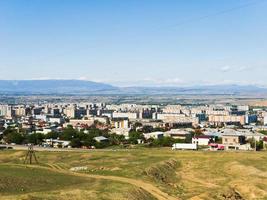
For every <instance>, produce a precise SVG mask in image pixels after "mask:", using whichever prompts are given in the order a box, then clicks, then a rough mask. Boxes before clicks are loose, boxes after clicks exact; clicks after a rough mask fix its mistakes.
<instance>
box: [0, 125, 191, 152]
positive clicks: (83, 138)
mask: <svg viewBox="0 0 267 200" xmlns="http://www.w3.org/2000/svg"><path fill="white" fill-rule="evenodd" d="M97 136H104V137H106V138H107V139H108V141H107V142H97V141H95V140H94V138H95V137H97ZM0 139H3V140H4V141H5V142H7V143H16V144H27V143H32V144H35V145H41V144H42V143H43V141H44V139H60V140H67V141H70V142H71V143H70V145H71V146H72V147H75V148H79V147H82V146H87V147H89V146H95V147H96V148H104V147H108V146H113V145H127V144H138V141H139V140H141V141H145V142H146V143H147V144H148V145H147V146H155V147H159V146H171V145H172V144H174V143H177V142H185V140H177V139H173V138H170V137H163V138H161V139H148V140H147V141H146V140H145V138H144V135H143V133H142V132H138V131H134V130H132V131H130V133H129V138H128V140H126V139H125V137H124V136H123V135H116V134H110V133H108V130H100V129H97V128H95V127H91V128H89V129H87V132H86V133H85V131H84V130H81V131H78V130H76V129H74V128H73V127H72V126H69V127H67V128H65V129H63V131H62V132H50V133H48V134H46V135H44V134H41V133H33V134H26V133H24V132H18V131H17V129H14V128H7V129H6V130H5V131H4V132H3V135H2V136H1V138H0ZM189 140H190V139H189Z"/></svg>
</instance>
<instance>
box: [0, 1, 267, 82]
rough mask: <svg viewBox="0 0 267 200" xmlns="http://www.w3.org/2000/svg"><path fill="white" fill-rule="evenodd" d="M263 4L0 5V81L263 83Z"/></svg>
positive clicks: (266, 68)
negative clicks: (77, 80) (73, 80)
mask: <svg viewBox="0 0 267 200" xmlns="http://www.w3.org/2000/svg"><path fill="white" fill-rule="evenodd" d="M266 19H267V1H266V0H224V1H214V0H129V1H128V0H127V1H125V0H94V1H93V0H24V1H23V0H1V1H0V79H82V80H93V81H100V82H106V83H111V84H114V85H121V86H126V85H174V86H180V85H196V84H227V83H236V84H258V85H267V60H266V59H267V56H266V55H267V37H266V35H267V20H266Z"/></svg>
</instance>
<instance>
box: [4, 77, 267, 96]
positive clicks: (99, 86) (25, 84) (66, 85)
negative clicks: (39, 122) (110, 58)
mask: <svg viewBox="0 0 267 200" xmlns="http://www.w3.org/2000/svg"><path fill="white" fill-rule="evenodd" d="M0 94H29V95H30V94H61V95H63V94H66V95H67V94H76V95H82V94H84V95H87V94H121V95H124V94H125V95H137V94H143V95H157V94H158V95H160V94H162V95H164V94H181V95H182V94H200V95H201V94H202V95H213V94H221V95H222V94H228V95H250V94H251V95H265V96H267V88H264V87H258V86H254V85H209V86H207V85H200V86H191V87H182V86H181V87H115V86H112V85H109V84H104V83H97V82H92V81H83V80H0Z"/></svg>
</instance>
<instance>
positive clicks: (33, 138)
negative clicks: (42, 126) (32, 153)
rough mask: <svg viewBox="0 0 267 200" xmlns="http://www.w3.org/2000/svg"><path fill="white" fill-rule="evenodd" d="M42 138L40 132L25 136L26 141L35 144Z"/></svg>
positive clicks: (41, 140) (40, 141)
mask: <svg viewBox="0 0 267 200" xmlns="http://www.w3.org/2000/svg"><path fill="white" fill-rule="evenodd" d="M44 138H45V137H44V135H43V134H41V133H33V134H30V135H28V136H27V141H28V143H31V144H35V145H37V144H42V142H43V139H44Z"/></svg>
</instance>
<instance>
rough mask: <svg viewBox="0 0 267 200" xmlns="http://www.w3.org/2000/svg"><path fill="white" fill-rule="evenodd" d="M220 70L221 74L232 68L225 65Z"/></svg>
mask: <svg viewBox="0 0 267 200" xmlns="http://www.w3.org/2000/svg"><path fill="white" fill-rule="evenodd" d="M220 70H221V71H222V72H228V71H231V70H232V68H231V67H230V66H229V65H226V66H223V67H221V68H220Z"/></svg>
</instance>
